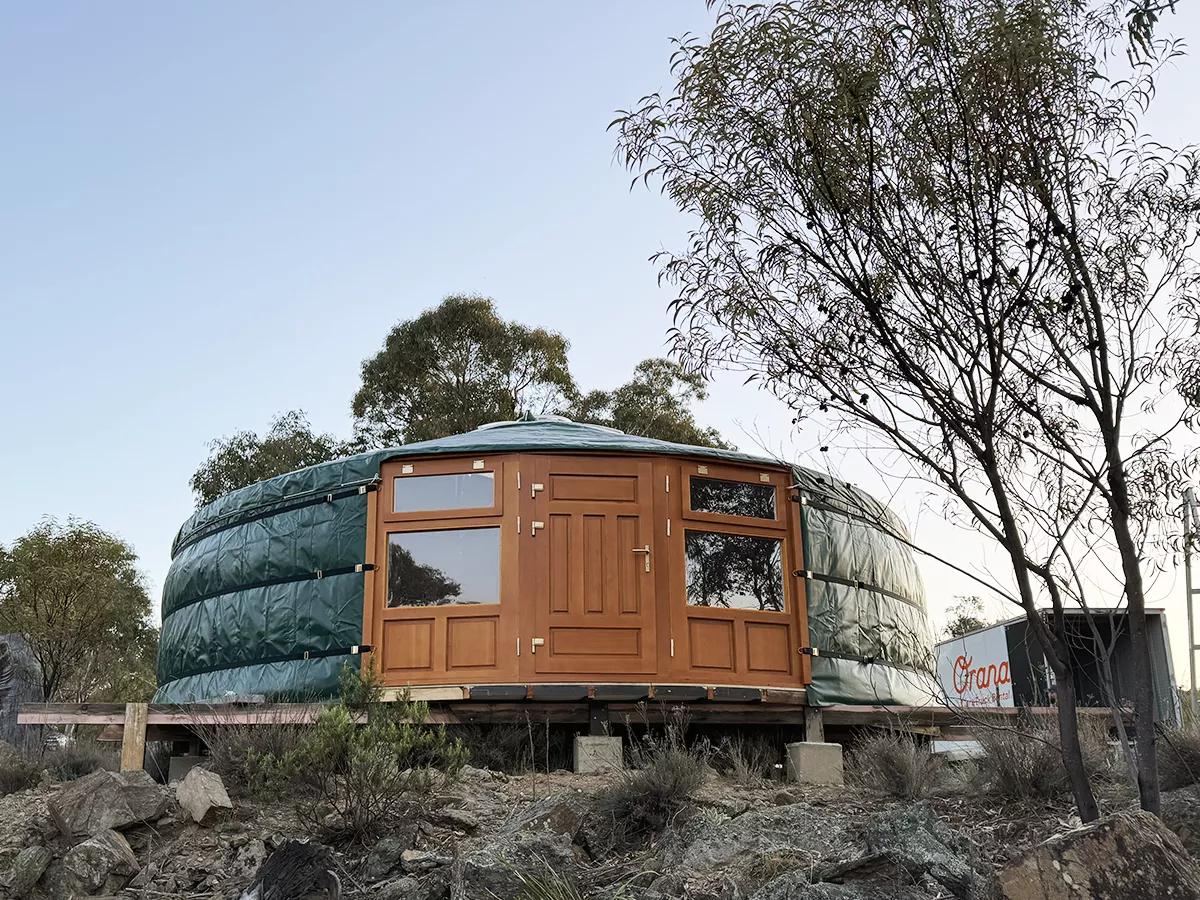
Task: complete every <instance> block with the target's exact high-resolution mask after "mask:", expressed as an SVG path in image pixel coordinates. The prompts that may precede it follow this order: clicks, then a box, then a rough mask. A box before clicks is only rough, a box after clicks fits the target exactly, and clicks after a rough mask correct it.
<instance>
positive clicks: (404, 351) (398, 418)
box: [351, 296, 576, 447]
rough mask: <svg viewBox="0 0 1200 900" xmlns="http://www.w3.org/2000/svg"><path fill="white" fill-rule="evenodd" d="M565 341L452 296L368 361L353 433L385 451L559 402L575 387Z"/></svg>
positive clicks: (487, 303)
mask: <svg viewBox="0 0 1200 900" xmlns="http://www.w3.org/2000/svg"><path fill="white" fill-rule="evenodd" d="M569 346H570V345H569V344H568V343H567V339H566V338H564V337H563V336H562V335H561V334H559V333H557V332H554V331H547V330H546V329H544V328H530V327H529V326H527V325H522V324H520V323H519V322H508V321H505V320H504V319H501V318H500V316H499V315H498V314H497V312H496V308H495V305H494V304H493V303H492V301H491V300H490V299H488V298H486V297H479V296H450V297H446V298H445V299H444V300H443V301H442V302H441V303H440V304H438V305H437V306H435V307H434V308H432V309H429V310H426V311H425V312H423V313H421V315H419V316H417V317H416V318H415V319H410V320H408V321H404V322H401V323H399V324H398V325H396V327H395V328H393V329H392V330H391V332H389V333H388V336H387V338H386V339H385V340H384V345H383V349H382V350H380V351H379V352H378V353H377V354H375V356H373V357H371V358H370V359H368V360H366V361H365V362H364V363H363V365H362V386H361V387H360V388H359V389H358V393H356V394H355V395H354V401H353V404H352V407H351V408H352V411H353V413H354V429H355V434H356V435H357V436H358V438H359V440H360V441H361V442H362V443H363V444H364V445H365V446H369V447H388V446H394V445H396V444H407V443H413V442H414V441H427V440H432V439H433V438H439V437H445V436H447V435H451V434H460V433H462V432H465V431H472V430H473V429H475V428H478V427H479V426H480V425H485V424H487V423H488V422H498V421H503V420H509V419H515V418H517V417H518V416H520V415H521V414H522V413H526V412H532V413H535V414H536V413H545V412H551V411H553V410H555V409H558V408H561V407H562V406H563V405H564V403H565V402H566V399H567V398H568V397H570V396H571V395H572V394H573V393H574V392H575V390H576V389H575V382H574V380H573V379H572V378H571V373H570V371H569V369H568V365H567V349H568V347H569Z"/></svg>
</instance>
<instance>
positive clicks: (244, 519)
mask: <svg viewBox="0 0 1200 900" xmlns="http://www.w3.org/2000/svg"><path fill="white" fill-rule="evenodd" d="M377 490H379V477H378V476H376V477H375V478H372V479H371V480H370V481H364V482H356V483H353V485H352V486H350V487H346V488H344V489H341V490H336V491H304V492H302V493H299V494H292V495H290V496H288V497H280V498H279V499H278V500H271V501H269V502H267V503H261V504H259V505H258V506H252V507H248V509H249V510H255V509H257V510H261V511H260V512H257V513H255V512H250V513H247V510H245V509H239V510H234V511H232V512H228V513H226V514H225V515H223V516H218V517H217V518H216V519H214V520H212V521H211V522H209V523H208V524H206V525H203V526H201V527H200V528H197V529H196V530H195V531H193V532H192V533H191V534H189V535H188V536H187V537H186V538H184V539H183V540H181V541H179V542H178V543H177V544H176V545H175V546H174V547H172V548H171V558H172V559H174V558H175V557H176V556H178V555H179V553H180V551H182V550H184V549H186V548H187V547H190V546H191V545H192V544H194V543H196V542H197V541H201V540H203V539H204V538H206V537H211V536H212V535H214V534H217V533H219V532H222V531H224V530H225V529H227V528H233V527H234V526H235V525H245V524H247V523H249V522H257V521H258V520H259V519H269V518H270V517H271V516H277V515H279V514H280V513H285V512H292V511H293V510H297V509H304V508H305V507H309V506H320V505H321V504H322V503H333V502H334V501H336V500H345V499H346V498H347V497H357V496H359V495H361V494H369V493H371V492H372V491H377ZM301 498H304V499H301Z"/></svg>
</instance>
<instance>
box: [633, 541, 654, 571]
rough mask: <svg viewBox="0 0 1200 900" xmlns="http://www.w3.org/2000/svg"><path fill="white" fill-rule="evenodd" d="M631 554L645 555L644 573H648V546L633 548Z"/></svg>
mask: <svg viewBox="0 0 1200 900" xmlns="http://www.w3.org/2000/svg"><path fill="white" fill-rule="evenodd" d="M633 552H634V553H645V554H646V571H647V572H649V571H650V545H649V544H647V545H646V546H645V547H634V548H633Z"/></svg>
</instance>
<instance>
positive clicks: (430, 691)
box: [383, 685, 470, 703]
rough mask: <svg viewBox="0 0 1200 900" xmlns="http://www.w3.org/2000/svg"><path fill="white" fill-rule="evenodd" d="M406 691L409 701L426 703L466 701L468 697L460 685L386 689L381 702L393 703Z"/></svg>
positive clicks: (465, 690)
mask: <svg viewBox="0 0 1200 900" xmlns="http://www.w3.org/2000/svg"><path fill="white" fill-rule="evenodd" d="M406 691H407V693H408V699H409V700H413V701H419V700H423V701H425V702H426V703H433V702H437V701H443V700H466V699H468V698H469V697H470V694H469V693H468V692H467V689H464V688H463V687H462V686H460V685H455V686H453V687H411V688H387V689H385V690H384V692H383V701H384V702H385V703H395V702H396V701H397V700H399V699H400V698H401V697H403V696H404V694H405V692H406Z"/></svg>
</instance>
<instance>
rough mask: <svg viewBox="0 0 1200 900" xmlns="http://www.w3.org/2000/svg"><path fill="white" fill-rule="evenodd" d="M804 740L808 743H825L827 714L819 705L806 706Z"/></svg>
mask: <svg viewBox="0 0 1200 900" xmlns="http://www.w3.org/2000/svg"><path fill="white" fill-rule="evenodd" d="M804 740H805V741H807V742H808V743H816V744H823V743H825V714H824V713H823V712H822V711H821V707H819V706H806V707H804Z"/></svg>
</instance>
